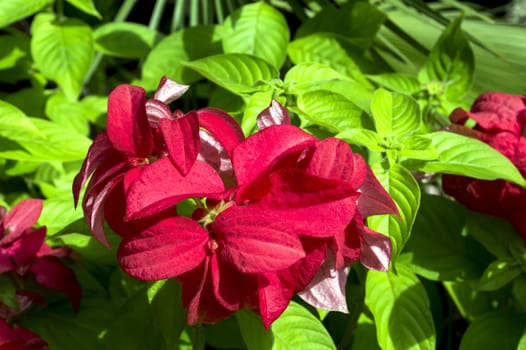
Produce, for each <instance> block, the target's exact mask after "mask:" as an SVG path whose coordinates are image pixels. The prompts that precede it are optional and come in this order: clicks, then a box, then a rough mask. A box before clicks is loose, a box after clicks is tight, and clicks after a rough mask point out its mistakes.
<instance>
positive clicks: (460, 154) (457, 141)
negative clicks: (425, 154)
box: [417, 131, 526, 187]
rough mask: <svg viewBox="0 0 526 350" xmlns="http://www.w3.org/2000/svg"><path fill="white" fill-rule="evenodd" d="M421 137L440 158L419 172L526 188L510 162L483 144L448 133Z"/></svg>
mask: <svg viewBox="0 0 526 350" xmlns="http://www.w3.org/2000/svg"><path fill="white" fill-rule="evenodd" d="M421 136H422V137H428V138H429V139H430V140H431V145H432V147H433V148H434V149H435V150H436V152H437V154H438V157H437V159H436V160H433V161H430V162H426V163H424V164H423V165H421V166H418V167H417V169H418V170H420V171H425V172H430V173H446V174H454V175H464V176H469V177H474V178H477V179H482V180H495V179H504V180H507V181H510V182H513V183H516V184H518V185H520V186H525V187H526V180H525V179H524V178H523V177H522V176H521V174H520V172H519V171H518V170H517V168H516V167H515V166H514V165H513V164H512V163H511V162H510V160H509V159H508V158H506V157H505V156H503V155H502V154H500V153H499V152H498V151H496V150H495V149H493V148H491V147H490V146H489V145H487V144H485V143H484V142H482V141H479V140H477V139H474V138H470V137H466V136H462V135H458V134H455V133H452V132H447V131H439V132H434V133H430V134H426V135H421Z"/></svg>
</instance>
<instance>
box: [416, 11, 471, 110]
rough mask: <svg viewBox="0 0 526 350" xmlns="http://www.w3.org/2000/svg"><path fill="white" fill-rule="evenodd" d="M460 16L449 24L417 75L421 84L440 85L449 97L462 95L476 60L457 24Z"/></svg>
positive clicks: (466, 88) (453, 97)
mask: <svg viewBox="0 0 526 350" xmlns="http://www.w3.org/2000/svg"><path fill="white" fill-rule="evenodd" d="M462 19H463V17H462V16H459V17H458V18H457V19H455V20H454V21H452V22H451V23H450V24H449V26H448V27H447V28H446V30H445V31H444V32H443V33H442V35H441V36H440V38H439V39H438V41H437V43H436V44H435V46H434V47H433V49H432V50H431V53H430V54H429V57H428V59H427V61H426V63H425V65H424V66H423V67H422V68H421V70H420V72H419V74H418V80H420V81H421V82H422V83H427V84H429V83H434V82H438V83H441V84H443V87H444V90H445V93H446V96H447V97H449V98H450V99H451V100H454V99H458V98H459V97H461V96H464V95H465V94H466V92H467V91H468V90H469V89H470V87H471V83H472V81H473V70H474V66H475V62H474V57H473V51H472V50H471V47H470V46H469V42H468V40H467V39H466V37H465V36H464V33H463V32H462V29H461V27H460V24H461V22H462Z"/></svg>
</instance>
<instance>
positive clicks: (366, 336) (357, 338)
mask: <svg viewBox="0 0 526 350" xmlns="http://www.w3.org/2000/svg"><path fill="white" fill-rule="evenodd" d="M350 349H352V350H381V348H380V346H379V345H378V340H376V327H375V326H374V322H373V321H372V320H370V319H369V318H368V317H367V316H365V315H364V314H363V313H362V314H361V315H360V318H359V319H358V324H357V326H356V329H355V330H354V332H353V337H352V346H351V347H350Z"/></svg>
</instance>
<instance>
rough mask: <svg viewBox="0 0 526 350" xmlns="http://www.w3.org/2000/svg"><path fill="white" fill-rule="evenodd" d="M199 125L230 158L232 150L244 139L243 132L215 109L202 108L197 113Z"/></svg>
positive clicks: (234, 121)
mask: <svg viewBox="0 0 526 350" xmlns="http://www.w3.org/2000/svg"><path fill="white" fill-rule="evenodd" d="M197 116H198V118H199V125H200V127H201V128H202V129H204V130H206V132H207V133H208V134H209V135H211V136H213V137H214V138H215V139H216V140H217V141H218V142H219V143H220V144H221V145H222V147H223V148H224V149H225V150H226V152H227V153H228V155H229V156H230V157H232V151H233V149H234V148H235V147H236V146H237V145H239V144H240V143H241V142H242V141H243V140H244V139H245V136H244V135H243V130H241V127H240V126H239V124H238V123H237V122H236V120H235V119H234V118H232V117H231V116H230V115H229V114H228V113H226V112H224V111H222V110H220V109H215V108H203V109H200V110H198V111H197Z"/></svg>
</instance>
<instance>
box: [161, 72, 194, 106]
mask: <svg viewBox="0 0 526 350" xmlns="http://www.w3.org/2000/svg"><path fill="white" fill-rule="evenodd" d="M189 88H190V86H189V85H183V84H179V83H178V82H176V81H175V80H172V79H170V78H167V77H162V78H161V81H160V82H159V86H158V87H157V91H155V94H154V95H153V98H154V99H156V100H159V101H161V102H163V103H166V104H168V103H170V102H172V101H175V100H177V99H178V98H179V97H181V96H183V95H184V93H185V92H186V91H187V90H188V89H189Z"/></svg>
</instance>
